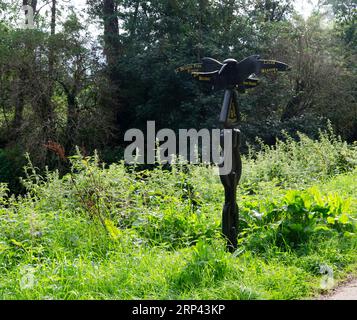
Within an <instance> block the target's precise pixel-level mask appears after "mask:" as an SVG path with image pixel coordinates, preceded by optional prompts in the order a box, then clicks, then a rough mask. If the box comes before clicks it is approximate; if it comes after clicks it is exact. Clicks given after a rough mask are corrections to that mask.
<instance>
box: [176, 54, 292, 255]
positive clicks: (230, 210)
mask: <svg viewBox="0 0 357 320" xmlns="http://www.w3.org/2000/svg"><path fill="white" fill-rule="evenodd" d="M288 70H290V67H289V66H288V65H287V64H285V63H282V62H279V61H275V60H261V59H260V56H258V55H253V56H250V57H248V58H246V59H244V60H243V61H241V62H238V61H237V60H234V59H227V60H225V61H224V62H223V63H221V62H219V61H217V60H215V59H212V58H204V59H202V63H195V64H190V65H186V66H183V67H180V68H178V69H177V70H176V72H186V73H190V74H191V75H192V76H193V77H194V78H196V79H197V80H199V81H202V82H205V83H207V84H210V85H211V86H212V88H213V89H214V90H225V94H224V100H223V106H222V110H221V114H220V117H219V122H220V126H221V130H222V131H221V147H222V150H223V151H225V152H224V154H225V158H224V159H223V160H224V161H232V165H231V168H232V169H231V171H230V172H229V173H228V174H226V173H222V172H221V175H220V177H221V182H222V184H223V186H224V192H225V203H224V207H223V217H222V232H223V235H224V236H225V237H226V239H227V249H228V251H230V252H234V251H235V250H236V249H237V238H238V223H239V209H238V205H237V187H238V184H239V181H240V178H241V173H242V160H241V155H240V151H239V147H240V130H239V129H238V126H239V122H240V111H239V107H238V93H244V92H246V90H248V89H251V88H255V87H256V86H257V85H258V84H259V79H258V78H257V77H258V76H259V75H262V74H268V73H276V72H279V71H288ZM228 133H231V134H232V150H224V136H225V134H228ZM222 167H223V164H222Z"/></svg>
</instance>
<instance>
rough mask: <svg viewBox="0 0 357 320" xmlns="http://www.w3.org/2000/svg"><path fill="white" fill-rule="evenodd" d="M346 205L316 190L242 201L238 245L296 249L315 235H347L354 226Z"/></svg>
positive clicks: (332, 195) (345, 200)
mask: <svg viewBox="0 0 357 320" xmlns="http://www.w3.org/2000/svg"><path fill="white" fill-rule="evenodd" d="M350 204H351V203H350V200H349V199H343V198H342V197H340V196H339V195H337V194H328V195H326V196H323V195H321V193H320V192H319V191H318V190H317V189H316V188H310V189H308V190H305V191H298V190H289V191H287V193H286V194H285V196H284V197H283V198H282V199H280V200H275V201H271V200H266V201H255V200H251V199H250V200H246V201H245V202H244V205H243V208H242V213H241V214H242V224H241V229H242V233H241V243H244V244H246V245H248V246H249V247H251V246H252V247H255V248H256V249H257V248H258V249H264V248H265V247H266V246H269V245H275V246H277V247H280V248H283V249H296V248H298V247H299V246H301V245H303V244H304V243H306V242H308V241H309V240H311V239H312V238H313V237H315V236H331V235H332V234H338V235H340V236H347V237H348V236H351V235H353V233H354V232H355V229H356V226H355V221H354V219H353V217H352V215H351V209H350Z"/></svg>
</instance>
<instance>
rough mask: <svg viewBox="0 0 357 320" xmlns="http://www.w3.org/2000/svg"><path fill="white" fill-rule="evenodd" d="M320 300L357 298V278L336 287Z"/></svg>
mask: <svg viewBox="0 0 357 320" xmlns="http://www.w3.org/2000/svg"><path fill="white" fill-rule="evenodd" d="M319 300H357V279H355V280H352V281H350V282H348V283H346V284H344V285H342V286H341V287H338V288H336V289H335V290H333V292H332V293H330V294H328V295H325V296H321V297H320V298H319Z"/></svg>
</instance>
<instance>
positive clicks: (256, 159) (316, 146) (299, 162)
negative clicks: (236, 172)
mask: <svg viewBox="0 0 357 320" xmlns="http://www.w3.org/2000/svg"><path fill="white" fill-rule="evenodd" d="M298 136H299V141H295V140H294V139H292V138H291V137H290V136H288V135H287V134H286V140H285V141H281V140H278V141H277V143H276V145H275V146H273V147H270V146H267V145H264V144H263V143H262V142H261V150H260V151H254V150H252V148H251V149H250V152H249V154H248V156H247V157H246V158H245V159H244V160H245V161H244V170H243V177H242V186H243V188H245V189H247V190H252V191H253V192H254V190H256V188H257V185H258V184H259V182H261V181H274V182H275V183H276V184H277V185H281V186H284V187H299V186H304V187H306V186H308V185H312V184H313V183H316V182H317V181H321V180H326V179H328V178H330V177H332V176H335V175H338V174H341V173H344V172H349V171H352V170H353V169H354V168H356V167H357V145H348V144H347V143H346V142H344V141H342V139H341V137H336V135H335V134H334V133H333V130H332V128H331V127H329V128H328V130H327V131H320V134H319V139H318V140H312V139H310V138H309V137H307V136H306V135H304V134H301V133H298Z"/></svg>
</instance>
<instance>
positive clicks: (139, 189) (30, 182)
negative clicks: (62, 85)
mask: <svg viewBox="0 0 357 320" xmlns="http://www.w3.org/2000/svg"><path fill="white" fill-rule="evenodd" d="M356 160H357V150H356V147H355V146H350V145H347V144H346V143H344V142H343V141H341V140H340V139H338V138H337V137H335V136H334V135H333V134H331V133H324V134H321V135H320V139H319V140H318V141H313V140H311V139H309V138H307V137H305V136H301V138H300V141H299V142H294V141H292V140H289V139H288V140H287V142H279V143H278V144H277V146H276V147H274V148H268V147H264V148H262V151H261V152H258V153H253V152H251V153H250V155H249V156H247V157H246V158H245V159H244V163H245V170H244V172H245V174H244V177H243V179H242V184H241V189H240V195H239V203H240V208H241V224H240V231H241V232H240V239H239V241H240V247H239V249H238V250H237V252H235V253H234V254H233V255H231V254H228V253H226V252H225V251H224V240H223V239H222V238H221V236H220V215H221V209H222V203H223V192H222V186H221V184H220V182H219V178H218V176H216V175H214V174H213V171H214V169H213V168H207V167H200V166H190V165H184V164H176V165H174V166H173V167H172V169H171V170H170V171H167V170H164V169H162V168H160V167H158V168H157V169H155V170H152V171H144V172H143V171H141V172H140V173H138V172H136V171H135V170H127V169H126V168H125V166H124V165H123V164H115V165H112V166H110V168H108V169H104V168H103V167H102V166H101V165H100V163H99V160H98V159H97V158H96V157H93V158H83V157H81V156H80V155H77V156H75V157H72V158H71V163H72V173H71V174H68V175H67V176H65V177H64V178H62V179H60V178H59V177H58V174H57V173H56V172H48V173H47V176H46V177H44V178H42V177H40V176H39V175H38V174H37V173H36V171H35V169H34V168H33V166H32V165H31V164H30V163H29V165H28V167H27V178H26V179H25V180H24V185H25V186H26V188H27V190H28V194H27V195H26V196H24V197H19V198H17V199H16V198H15V197H14V196H10V197H9V196H8V195H7V192H6V187H5V186H2V187H1V188H0V268H1V272H0V298H2V299H136V298H137V299H144V298H145V299H148V298H149V299H191V298H193V299H301V298H306V297H311V296H313V295H314V294H318V293H319V292H321V291H323V290H324V289H326V288H328V286H329V282H328V280H329V278H326V277H330V278H331V277H332V276H331V274H333V279H334V281H336V280H339V279H343V278H344V277H346V275H347V273H349V272H351V271H353V270H355V267H356V265H357V254H356V252H357V237H356V233H355V232H356V226H355V225H356V223H355V221H356V218H357V190H356V188H357V186H356V183H355V181H356V180H357V170H356V163H357V162H356ZM326 270H327V274H326Z"/></svg>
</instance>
